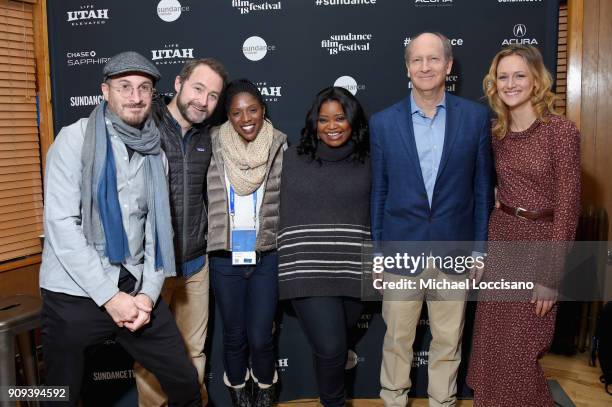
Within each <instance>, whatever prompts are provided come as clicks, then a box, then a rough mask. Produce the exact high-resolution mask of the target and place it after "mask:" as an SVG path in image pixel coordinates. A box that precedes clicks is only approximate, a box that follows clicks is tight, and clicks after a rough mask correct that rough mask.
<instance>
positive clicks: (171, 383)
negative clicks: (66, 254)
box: [41, 279, 202, 406]
mask: <svg viewBox="0 0 612 407" xmlns="http://www.w3.org/2000/svg"><path fill="white" fill-rule="evenodd" d="M122 280H123V279H122ZM130 285H131V287H133V281H132V282H130V281H125V280H124V281H123V282H120V284H119V288H120V289H121V290H122V291H125V292H130V291H131V288H130V287H129V286H130ZM41 292H42V298H43V308H42V314H41V319H42V345H43V356H44V360H45V365H46V368H47V380H46V385H47V386H69V388H70V395H69V397H70V402H69V403H65V402H57V403H48V404H47V405H58V406H66V405H69V406H76V405H77V402H78V399H79V394H80V390H81V381H82V378H83V369H84V365H85V357H84V354H85V348H87V347H88V346H90V345H94V344H96V343H100V342H102V341H104V340H105V339H114V340H115V341H117V342H118V343H119V344H120V345H121V346H122V347H123V348H124V349H125V350H126V351H127V352H128V353H129V354H130V355H132V357H133V358H134V359H135V360H136V361H137V362H139V363H140V364H141V365H142V366H144V367H145V368H146V369H147V370H149V371H150V372H152V373H153V374H154V375H155V377H156V378H157V379H158V381H159V383H160V384H161V386H162V389H163V390H164V392H165V393H166V395H167V396H168V403H169V404H168V405H169V406H201V405H202V399H201V397H200V386H199V385H198V375H197V372H196V369H195V367H194V366H193V363H192V362H191V358H189V357H188V355H187V351H186V350H185V345H184V344H183V339H182V338H181V335H180V333H179V331H178V329H177V327H176V323H175V322H174V318H173V317H172V314H171V313H170V310H169V309H168V306H167V305H166V303H164V302H163V300H162V299H161V297H160V299H159V301H158V302H157V304H156V305H155V307H154V308H153V311H152V312H151V322H149V324H147V325H145V326H144V327H142V328H140V329H139V330H138V331H136V332H130V331H129V330H128V329H127V328H119V327H118V326H117V325H116V324H115V322H114V321H113V319H112V318H111V316H110V315H109V314H108V313H107V312H106V311H105V310H104V308H102V307H98V306H97V305H96V303H95V302H94V301H93V300H91V299H90V298H85V297H77V296H73V295H67V294H62V293H57V292H53V291H48V290H44V289H43V290H41Z"/></svg>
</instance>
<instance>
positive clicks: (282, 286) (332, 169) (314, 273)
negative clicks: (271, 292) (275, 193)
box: [277, 144, 370, 299]
mask: <svg viewBox="0 0 612 407" xmlns="http://www.w3.org/2000/svg"><path fill="white" fill-rule="evenodd" d="M346 147H347V148H348V147H349V146H346ZM347 148H339V149H338V148H335V149H334V148H329V147H326V146H324V145H323V146H322V145H321V144H320V145H319V154H320V155H321V156H322V157H323V158H324V160H322V163H321V164H319V163H318V162H316V161H311V160H310V158H308V157H306V156H300V155H298V154H297V151H296V148H295V147H291V148H290V149H289V150H287V152H286V153H285V157H284V162H283V172H282V181H281V199H280V201H281V205H280V226H279V232H278V238H277V240H278V241H277V243H278V254H279V269H278V277H279V291H280V298H281V299H290V298H298V297H310V296H348V297H359V296H360V294H361V274H362V267H361V258H362V254H361V252H362V245H363V242H364V241H365V240H369V239H370V162H369V160H366V162H365V163H360V162H352V161H350V159H349V157H348V156H349V154H350V152H351V149H352V147H350V149H347Z"/></svg>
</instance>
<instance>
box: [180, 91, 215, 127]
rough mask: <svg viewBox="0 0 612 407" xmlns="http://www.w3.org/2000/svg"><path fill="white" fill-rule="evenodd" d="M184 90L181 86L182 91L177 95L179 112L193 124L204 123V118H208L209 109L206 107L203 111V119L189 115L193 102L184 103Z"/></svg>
mask: <svg viewBox="0 0 612 407" xmlns="http://www.w3.org/2000/svg"><path fill="white" fill-rule="evenodd" d="M182 91H183V90H182V88H181V91H180V92H179V93H178V94H177V95H176V107H177V108H178V111H179V113H180V114H181V116H183V119H185V120H187V121H188V122H189V123H190V124H191V125H194V124H200V123H202V122H203V121H204V120H206V118H208V109H207V108H206V107H204V111H203V112H202V114H203V116H204V117H203V118H202V120H200V121H196V119H194V118H193V117H191V116H190V115H189V105H190V104H192V102H189V103H183V102H182V101H181V94H182ZM194 106H196V105H194Z"/></svg>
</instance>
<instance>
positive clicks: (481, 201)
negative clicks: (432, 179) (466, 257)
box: [370, 93, 493, 252]
mask: <svg viewBox="0 0 612 407" xmlns="http://www.w3.org/2000/svg"><path fill="white" fill-rule="evenodd" d="M370 143H371V156H372V161H371V162H372V196H371V215H372V236H373V239H374V240H375V241H449V240H452V241H477V242H482V244H476V245H475V246H474V250H477V251H482V252H484V251H486V246H484V242H486V240H487V227H488V220H489V214H490V212H491V209H492V207H493V164H492V161H493V160H492V155H491V123H490V116H489V112H488V110H487V109H486V108H485V107H484V106H482V105H480V104H478V103H475V102H472V101H469V100H466V99H463V98H459V97H457V96H453V95H451V94H449V93H447V94H446V127H445V135H444V146H443V150H442V158H441V161H440V166H439V169H438V175H437V178H436V183H435V187H434V191H433V197H432V204H431V208H430V207H429V202H428V200H427V192H426V190H425V183H424V181H423V175H422V173H421V165H420V162H419V156H418V153H417V148H416V143H415V140H414V130H413V126H412V115H411V108H410V97H407V98H405V99H403V100H401V101H400V102H398V103H396V104H394V105H392V106H391V107H389V108H387V109H385V110H383V111H381V112H378V113H376V114H375V115H373V116H372V118H371V119H370Z"/></svg>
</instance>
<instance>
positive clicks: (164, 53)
mask: <svg viewBox="0 0 612 407" xmlns="http://www.w3.org/2000/svg"><path fill="white" fill-rule="evenodd" d="M188 59H193V48H180V47H179V45H178V44H169V45H165V46H164V49H154V50H151V60H152V61H153V62H154V63H155V65H169V64H184V63H185V62H187V60H188Z"/></svg>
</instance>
